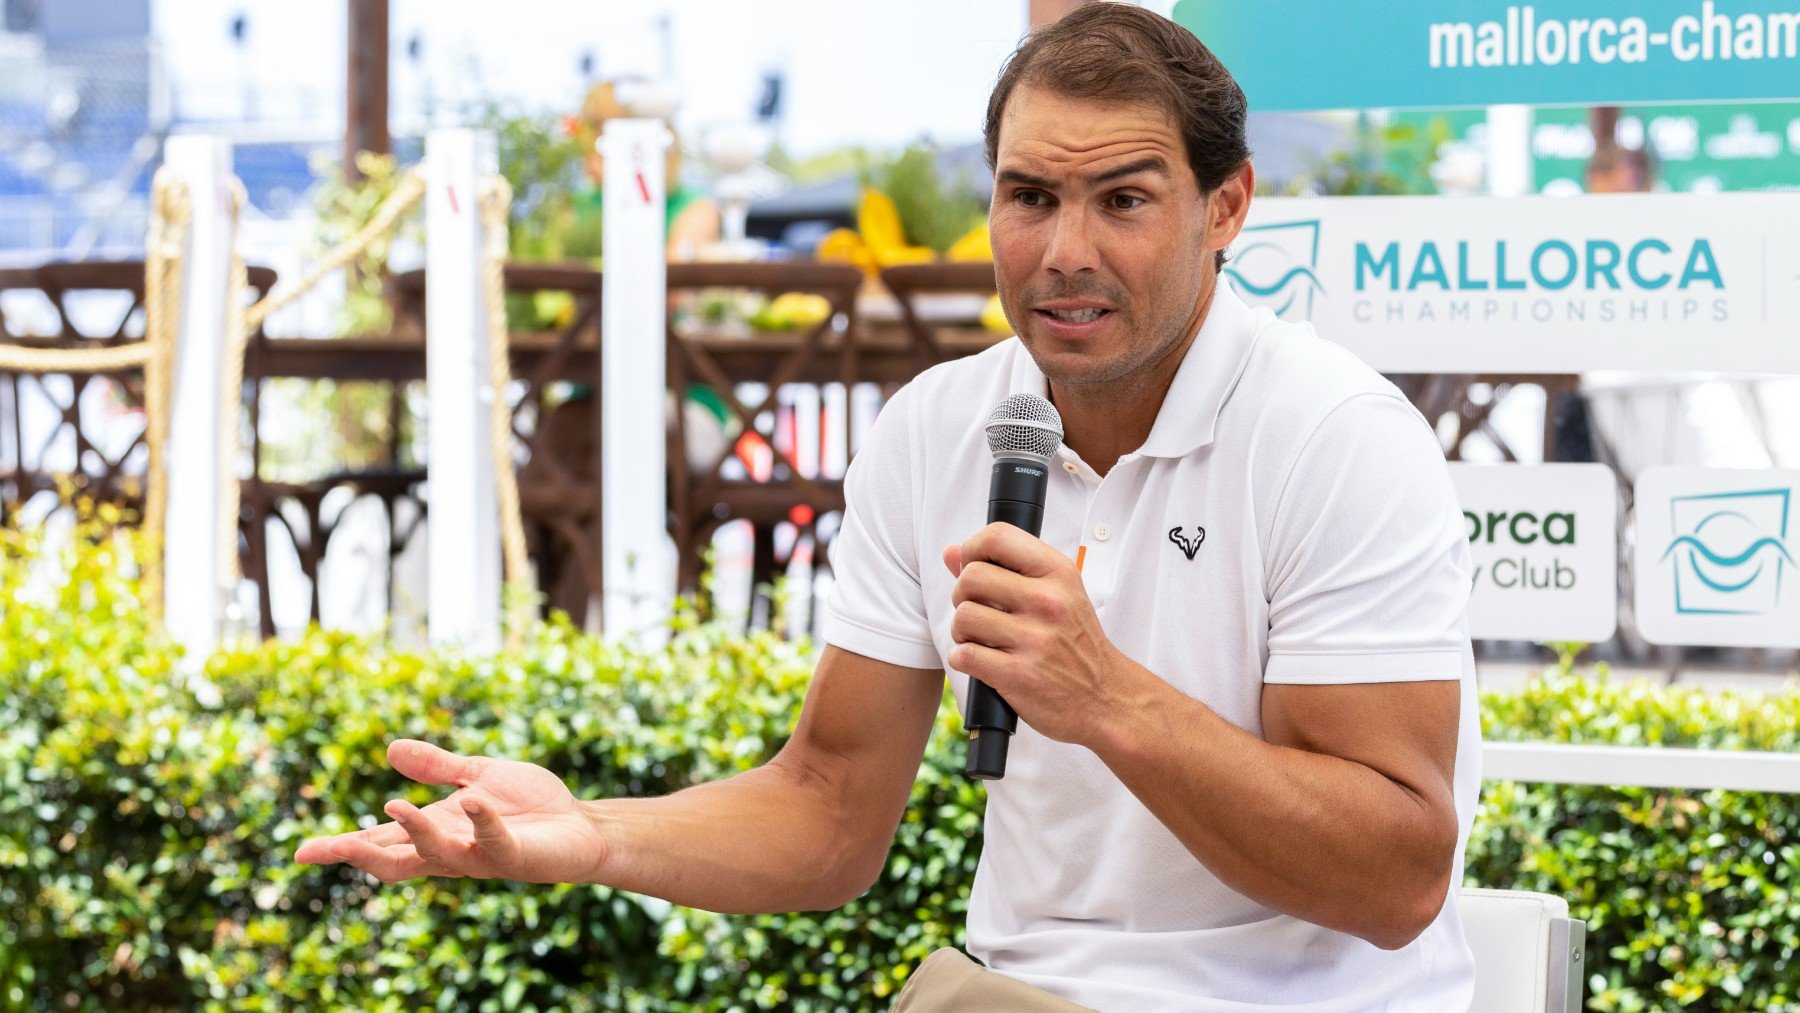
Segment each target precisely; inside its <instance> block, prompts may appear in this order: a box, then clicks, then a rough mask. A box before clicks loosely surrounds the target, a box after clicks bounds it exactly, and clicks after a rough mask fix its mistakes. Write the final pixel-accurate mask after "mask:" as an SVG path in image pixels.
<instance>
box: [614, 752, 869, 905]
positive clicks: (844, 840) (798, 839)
mask: <svg viewBox="0 0 1800 1013" xmlns="http://www.w3.org/2000/svg"><path fill="white" fill-rule="evenodd" d="M585 806H586V808H587V810H588V813H589V815H590V816H591V817H592V818H593V820H594V822H595V825H596V826H597V827H598V828H599V829H600V831H601V834H602V837H603V838H604V839H605V840H606V841H607V842H608V844H607V847H606V853H605V854H604V855H603V856H601V858H600V860H599V862H598V863H597V865H596V869H595V873H594V879H595V880H596V881H597V882H600V883H604V884H605V885H607V886H614V887H618V888H620V889H624V890H630V891H633V892H635V893H644V894H650V895H651V896H655V897H661V898H663V899H665V900H669V901H672V902H674V903H677V904H683V905H686V906H688V907H697V908H704V909H707V910H710V911H723V912H727V913H733V914H756V913H764V912H777V911H802V910H827V909H830V908H835V907H839V906H841V905H843V904H845V903H847V902H848V901H850V900H851V899H853V898H854V897H855V896H856V895H857V894H859V893H861V892H862V890H863V889H864V888H865V887H866V886H867V883H868V880H869V879H870V878H871V877H872V876H873V875H874V872H876V871H879V868H880V858H879V857H874V856H871V854H870V853H869V850H870V849H869V848H868V847H867V846H866V845H864V846H860V847H859V842H858V841H857V840H856V839H855V835H854V834H853V833H852V831H851V828H850V826H849V825H848V824H847V823H846V822H845V819H844V814H845V813H846V812H847V811H848V808H847V807H845V806H842V805H838V804H835V803H834V802H833V801H832V800H831V799H830V798H829V797H828V795H827V794H826V791H825V789H824V787H823V781H822V779H820V778H818V777H817V776H816V775H815V773H814V772H811V771H808V770H806V769H805V767H804V766H803V765H801V764H796V763H793V762H791V761H788V760H783V759H782V758H780V757H777V758H776V759H775V760H774V761H771V762H770V763H768V764H765V765H763V766H761V767H758V768H756V769H754V770H750V771H746V772H745V773H742V774H739V775H737V776H735V777H730V778H725V779H724V780H720V781H715V782H712V783H710V784H703V785H697V786H695V787H692V788H688V789H685V790H683V791H679V792H676V793H675V794H673V795H668V796H665V797H662V798H628V799H601V800H597V801H593V802H588V803H585ZM871 862H873V866H872V868H871ZM872 870H873V871H872Z"/></svg>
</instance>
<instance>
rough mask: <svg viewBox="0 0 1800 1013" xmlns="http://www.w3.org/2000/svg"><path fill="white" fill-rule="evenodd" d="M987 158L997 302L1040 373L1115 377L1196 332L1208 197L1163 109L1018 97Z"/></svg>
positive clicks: (1047, 94) (1097, 379)
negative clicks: (991, 170) (991, 173)
mask: <svg viewBox="0 0 1800 1013" xmlns="http://www.w3.org/2000/svg"><path fill="white" fill-rule="evenodd" d="M997 148H998V150H997V151H996V156H995V166H994V201H993V206H992V209H991V211H990V212H989V215H988V221H989V228H990V230H991V232H992V236H993V245H994V267H995V275H996V278H997V280H998V282H999V288H1000V301H1001V303H1002V305H1003V306H1004V307H1005V309H1006V315H1007V318H1008V319H1009V320H1011V321H1012V324H1013V326H1014V327H1015V328H1016V329H1017V330H1018V334H1019V339H1020V340H1021V341H1023V342H1024V343H1025V347H1026V350H1027V351H1029V352H1030V353H1031V356H1032V358H1033V359H1035V360H1036V361H1037V364H1038V367H1039V368H1040V369H1042V370H1043V372H1044V375H1045V376H1047V377H1049V378H1050V379H1052V380H1056V381H1060V382H1064V383H1107V382H1111V381H1114V380H1118V379H1121V378H1124V377H1128V376H1130V375H1132V374H1134V373H1137V372H1139V371H1141V370H1143V369H1144V368H1145V367H1146V366H1148V365H1150V364H1153V363H1156V362H1158V361H1160V360H1161V359H1162V358H1163V356H1165V355H1167V354H1168V353H1169V352H1170V351H1171V350H1172V349H1173V348H1175V347H1176V346H1178V345H1180V344H1181V343H1182V342H1183V341H1184V340H1185V339H1186V338H1187V337H1188V336H1189V335H1190V334H1192V333H1193V331H1194V329H1195V328H1196V327H1197V326H1198V324H1199V317H1200V310H1201V301H1202V300H1201V295H1202V293H1203V291H1204V287H1205V284H1206V278H1207V275H1208V274H1209V273H1210V272H1211V269H1210V268H1209V267H1208V264H1209V262H1210V261H1211V259H1212V256H1213V251H1212V249H1209V248H1208V245H1207V242H1206V239H1207V234H1208V215H1207V211H1208V208H1207V201H1206V200H1205V198H1204V197H1203V196H1202V195H1201V193H1200V190H1199V187H1198V185H1197V184H1196V182H1195V179H1194V173H1193V170H1192V169H1191V168H1189V164H1188V159H1187V152H1186V150H1185V148H1184V147H1183V145H1182V140H1181V135H1180V132H1179V130H1178V128H1177V127H1176V125H1175V123H1174V121H1173V120H1172V119H1171V118H1170V117H1169V115H1168V114H1167V113H1166V112H1165V111H1163V109H1162V108H1161V107H1160V106H1158V105H1155V104H1152V103H1140V102H1112V101H1101V100H1093V99H1077V98H1069V97H1067V96H1063V95H1058V94H1056V93H1055V92H1053V91H1049V90H1047V89H1043V88H1026V87H1021V88H1019V89H1018V90H1016V91H1014V92H1013V94H1012V96H1011V97H1010V98H1009V99H1008V100H1007V104H1006V108H1005V111H1004V113H1003V115H1002V117H1001V125H1000V138H999V144H998V146H997Z"/></svg>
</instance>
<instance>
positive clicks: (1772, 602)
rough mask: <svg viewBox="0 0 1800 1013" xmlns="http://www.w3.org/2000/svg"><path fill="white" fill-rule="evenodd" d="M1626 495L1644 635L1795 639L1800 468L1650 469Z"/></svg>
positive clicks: (1785, 643) (1731, 640) (1767, 641)
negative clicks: (1630, 502) (1630, 497)
mask: <svg viewBox="0 0 1800 1013" xmlns="http://www.w3.org/2000/svg"><path fill="white" fill-rule="evenodd" d="M1634 498H1635V504H1636V511H1635V514H1636V522H1635V532H1636V538H1637V546H1636V558H1635V559H1634V560H1633V567H1632V575H1633V578H1634V579H1635V580H1636V583H1637V593H1636V603H1637V625H1638V632H1639V633H1641V634H1643V637H1644V639H1645V640H1648V641H1650V642H1651V643H1653V644H1706V645H1715V644H1716V645H1721V646H1729V647H1800V571H1797V569H1796V566H1795V559H1796V552H1800V537H1796V536H1795V528H1796V527H1797V526H1800V517H1797V516H1795V512H1796V507H1797V506H1800V504H1797V503H1796V500H1800V471H1794V470H1786V471H1783V470H1767V471H1749V470H1738V469H1729V468H1650V469H1648V470H1646V471H1645V472H1644V474H1643V475H1642V476H1641V477H1640V478H1639V479H1638V481H1637V487H1636V496H1635V497H1634Z"/></svg>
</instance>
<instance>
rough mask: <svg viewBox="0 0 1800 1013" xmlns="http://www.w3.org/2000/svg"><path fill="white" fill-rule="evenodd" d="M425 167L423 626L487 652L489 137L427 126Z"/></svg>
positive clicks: (493, 559)
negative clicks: (485, 188) (483, 192)
mask: <svg viewBox="0 0 1800 1013" xmlns="http://www.w3.org/2000/svg"><path fill="white" fill-rule="evenodd" d="M425 162H426V180H427V183H428V189H427V192H426V195H425V277H426V288H425V321H426V334H425V376H426V388H427V391H428V395H429V397H430V408H429V411H430V419H429V425H430V438H429V442H428V444H427V448H426V449H427V455H428V456H427V459H426V463H427V466H428V467H429V469H430V472H429V474H430V482H429V490H428V494H429V500H428V502H429V503H430V511H431V512H430V516H429V519H428V520H427V522H426V540H427V546H426V557H427V565H428V567H429V581H430V583H429V588H428V590H427V593H426V600H425V608H426V615H425V624H426V630H427V632H428V634H429V636H430V639H431V642H432V643H434V644H456V645H461V646H464V647H471V648H475V649H479V650H492V649H494V648H496V647H498V646H499V644H500V508H499V501H498V499H497V498H496V493H495V487H494V467H495V462H494V459H493V451H492V439H491V438H490V434H489V429H488V426H489V422H488V411H489V405H490V404H491V403H492V399H493V398H495V397H500V396H503V392H500V391H495V390H494V389H493V388H492V386H491V385H490V384H489V383H488V377H489V374H488V342H487V290H486V288H485V287H484V286H483V284H482V275H481V240H482V229H481V208H480V206H479V200H480V195H479V192H478V190H477V186H478V184H479V181H480V180H481V179H482V178H483V177H485V176H487V175H489V174H491V173H493V172H494V171H495V170H496V166H497V164H498V163H497V160H496V157H495V151H494V135H493V134H490V133H486V132H484V131H475V130H460V129H459V130H433V131H432V132H431V134H430V136H429V137H428V138H427V139H426V142H425ZM504 466H507V467H510V466H511V465H510V464H506V465H504Z"/></svg>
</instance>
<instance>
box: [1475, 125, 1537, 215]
mask: <svg viewBox="0 0 1800 1013" xmlns="http://www.w3.org/2000/svg"><path fill="white" fill-rule="evenodd" d="M1487 164H1488V193H1489V194H1490V195H1491V196H1494V197H1523V196H1525V195H1527V194H1531V193H1535V192H1536V191H1537V184H1536V181H1535V180H1533V178H1532V176H1533V166H1532V161H1531V107H1530V106H1488V110H1487Z"/></svg>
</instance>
